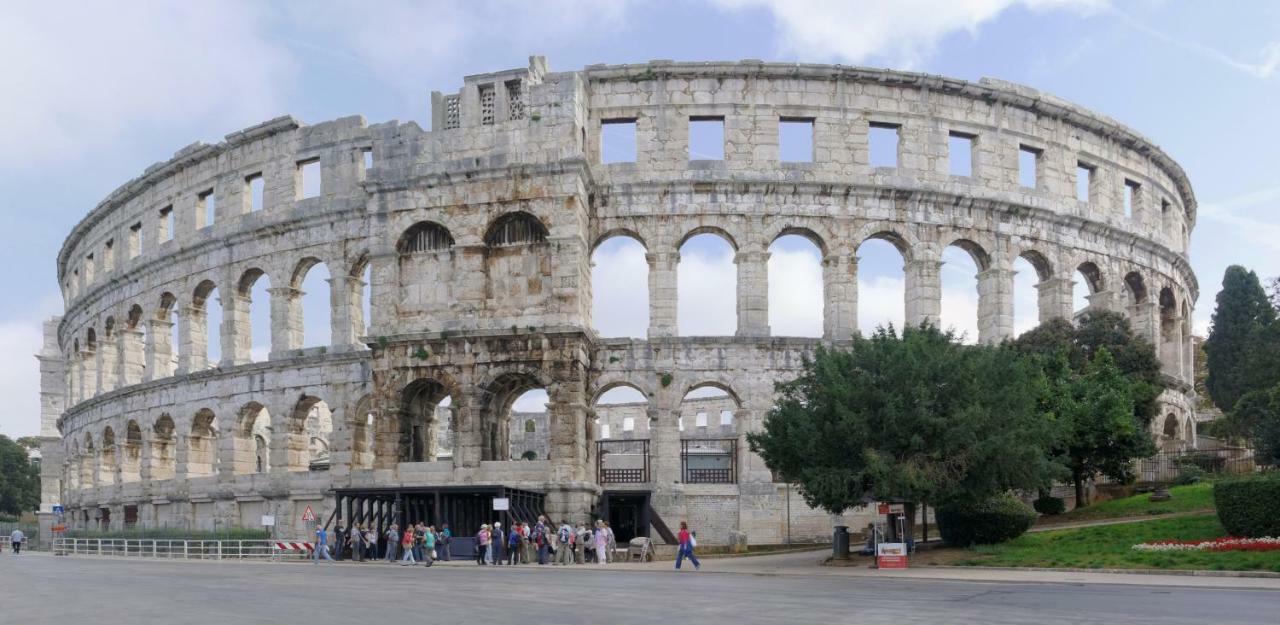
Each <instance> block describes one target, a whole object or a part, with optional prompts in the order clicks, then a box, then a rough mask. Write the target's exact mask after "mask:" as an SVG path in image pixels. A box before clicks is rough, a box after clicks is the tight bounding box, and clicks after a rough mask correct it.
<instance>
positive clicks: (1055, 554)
mask: <svg viewBox="0 0 1280 625" xmlns="http://www.w3.org/2000/svg"><path fill="white" fill-rule="evenodd" d="M1225 534H1226V532H1225V531H1224V530H1223V529H1222V526H1221V525H1220V524H1219V523H1218V519H1217V516H1216V515H1214V514H1203V515H1195V516H1187V517H1180V518H1176V519H1153V520H1151V521H1146V522H1141V523H1125V524H1120V525H1105V526H1097V527H1084V528H1077V529H1066V530H1056V531H1048V532H1038V533H1034V534H1024V535H1023V536H1021V537H1019V538H1017V539H1015V540H1012V541H1009V542H1007V543H1004V544H1001V545H991V546H980V547H975V548H973V549H938V550H936V551H934V552H922V553H921V554H920V555H921V556H922V557H921V558H920V560H922V561H921V562H920V564H952V565H960V566H1015V567H1016V566H1029V567H1064V568H1123V569H1202V570H1219V571H1222V570H1263V571H1276V572H1280V551H1272V552H1266V553H1262V552H1225V553H1210V552H1198V551H1188V552H1143V551H1134V550H1133V548H1132V547H1133V545H1135V544H1137V543H1141V542H1146V541H1152V540H1194V539H1201V538H1216V537H1218V536H1223V535H1225Z"/></svg>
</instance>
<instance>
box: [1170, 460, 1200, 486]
mask: <svg viewBox="0 0 1280 625" xmlns="http://www.w3.org/2000/svg"><path fill="white" fill-rule="evenodd" d="M1206 475H1208V473H1206V472H1205V470H1204V469H1202V468H1200V465H1198V464H1195V463H1191V462H1187V463H1184V464H1182V465H1181V466H1179V467H1178V477H1175V478H1173V485H1174V486H1186V485H1188V484H1195V483H1197V482H1199V481H1200V480H1203V479H1204V478H1205V476H1206Z"/></svg>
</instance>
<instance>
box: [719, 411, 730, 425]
mask: <svg viewBox="0 0 1280 625" xmlns="http://www.w3.org/2000/svg"><path fill="white" fill-rule="evenodd" d="M720 425H733V411H732V410H721V411H720Z"/></svg>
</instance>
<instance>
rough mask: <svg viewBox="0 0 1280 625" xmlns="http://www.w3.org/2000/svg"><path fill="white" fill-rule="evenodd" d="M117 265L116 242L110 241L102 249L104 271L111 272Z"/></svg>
mask: <svg viewBox="0 0 1280 625" xmlns="http://www.w3.org/2000/svg"><path fill="white" fill-rule="evenodd" d="M115 264H116V240H115V239H108V240H107V244H106V245H105V246H103V249H102V270H103V271H111V270H113V269H115Z"/></svg>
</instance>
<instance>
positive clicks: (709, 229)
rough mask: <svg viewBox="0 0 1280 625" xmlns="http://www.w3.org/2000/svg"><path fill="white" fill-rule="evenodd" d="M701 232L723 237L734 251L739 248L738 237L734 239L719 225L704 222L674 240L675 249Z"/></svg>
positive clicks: (678, 248)
mask: <svg viewBox="0 0 1280 625" xmlns="http://www.w3.org/2000/svg"><path fill="white" fill-rule="evenodd" d="M702 234H714V235H716V236H718V237H720V238H721V239H724V241H725V242H726V243H728V244H729V248H730V249H732V250H733V251H734V252H737V251H738V250H739V249H741V246H740V245H739V242H738V239H736V238H735V237H734V236H733V234H731V233H730V232H729V231H728V230H727V229H725V228H723V227H721V226H715V225H705V224H704V225H700V226H696V227H693V228H690V229H688V230H686V231H685V233H684V235H683V236H681V237H680V240H679V241H676V251H677V252H679V251H680V248H682V247H684V244H685V243H688V242H689V239H692V238H693V237H696V236H698V235H702Z"/></svg>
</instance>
